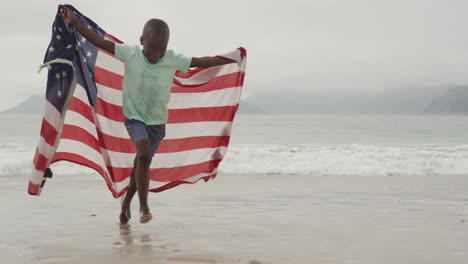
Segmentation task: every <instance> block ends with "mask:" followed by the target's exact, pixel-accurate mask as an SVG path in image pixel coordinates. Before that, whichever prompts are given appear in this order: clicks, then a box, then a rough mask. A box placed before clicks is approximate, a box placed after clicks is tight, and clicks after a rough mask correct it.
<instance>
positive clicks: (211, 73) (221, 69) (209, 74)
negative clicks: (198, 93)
mask: <svg viewBox="0 0 468 264" xmlns="http://www.w3.org/2000/svg"><path fill="white" fill-rule="evenodd" d="M236 72H239V66H238V65H237V64H235V63H231V64H226V65H221V66H216V67H211V68H206V69H203V70H202V71H200V72H198V73H196V74H194V75H192V76H190V78H181V77H177V76H175V78H174V79H175V80H177V81H178V82H179V83H181V84H182V85H200V84H204V83H207V82H209V81H211V80H212V79H213V78H215V77H219V76H222V75H226V74H231V73H236Z"/></svg>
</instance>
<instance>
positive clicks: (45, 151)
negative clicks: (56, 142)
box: [37, 137, 54, 159]
mask: <svg viewBox="0 0 468 264" xmlns="http://www.w3.org/2000/svg"><path fill="white" fill-rule="evenodd" d="M37 151H38V152H39V153H40V154H42V155H44V157H46V158H47V159H50V158H51V156H52V154H53V153H54V147H53V146H51V145H49V143H47V142H46V141H45V139H44V138H43V137H40V138H39V143H38V144H37Z"/></svg>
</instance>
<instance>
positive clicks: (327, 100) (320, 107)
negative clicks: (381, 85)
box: [245, 90, 375, 114]
mask: <svg viewBox="0 0 468 264" xmlns="http://www.w3.org/2000/svg"><path fill="white" fill-rule="evenodd" d="M374 97H375V92H367V91H344V90H341V91H337V90H329V91H316V90H311V91H266V92H260V93H257V94H253V95H251V96H250V97H248V98H247V99H246V100H245V101H247V102H248V103H250V104H253V105H255V106H258V107H259V108H261V109H263V110H264V111H265V112H267V113H274V114H340V113H363V112H365V106H366V105H367V104H369V102H370V101H371V100H372V99H373V98H374Z"/></svg>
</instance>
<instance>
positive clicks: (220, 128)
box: [165, 121, 232, 139]
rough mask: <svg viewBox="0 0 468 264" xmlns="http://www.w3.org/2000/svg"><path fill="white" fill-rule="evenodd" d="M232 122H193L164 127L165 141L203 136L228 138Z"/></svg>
mask: <svg viewBox="0 0 468 264" xmlns="http://www.w3.org/2000/svg"><path fill="white" fill-rule="evenodd" d="M231 128H232V122H228V121H226V122H222V121H216V122H194V123H179V124H168V125H166V137H165V139H177V138H188V137H203V136H230V135H231Z"/></svg>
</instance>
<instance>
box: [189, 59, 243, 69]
mask: <svg viewBox="0 0 468 264" xmlns="http://www.w3.org/2000/svg"><path fill="white" fill-rule="evenodd" d="M235 62H236V61H234V60H231V59H227V58H223V57H201V58H195V57H193V58H192V62H191V63H190V67H202V68H209V67H214V66H219V65H224V64H229V63H235Z"/></svg>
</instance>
